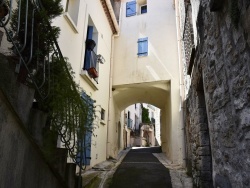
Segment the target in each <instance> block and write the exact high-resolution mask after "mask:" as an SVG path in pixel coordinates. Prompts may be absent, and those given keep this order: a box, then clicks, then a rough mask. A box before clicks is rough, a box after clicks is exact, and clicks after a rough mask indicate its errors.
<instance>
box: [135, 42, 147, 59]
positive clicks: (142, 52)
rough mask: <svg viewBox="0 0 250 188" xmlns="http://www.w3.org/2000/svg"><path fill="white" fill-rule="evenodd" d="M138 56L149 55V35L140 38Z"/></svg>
mask: <svg viewBox="0 0 250 188" xmlns="http://www.w3.org/2000/svg"><path fill="white" fill-rule="evenodd" d="M137 55H138V56H147V55H148V37H146V38H140V39H138V54H137Z"/></svg>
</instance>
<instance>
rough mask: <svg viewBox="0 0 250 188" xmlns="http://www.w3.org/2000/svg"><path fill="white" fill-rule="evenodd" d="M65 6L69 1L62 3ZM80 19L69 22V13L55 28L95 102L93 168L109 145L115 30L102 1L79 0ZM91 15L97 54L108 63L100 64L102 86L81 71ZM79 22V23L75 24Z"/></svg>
mask: <svg viewBox="0 0 250 188" xmlns="http://www.w3.org/2000/svg"><path fill="white" fill-rule="evenodd" d="M62 3H63V5H64V7H66V0H63V1H62ZM75 8H76V10H75V11H79V12H78V14H77V13H76V14H74V15H78V19H76V18H73V20H74V22H70V21H69V20H70V14H67V13H65V14H66V16H65V15H64V16H63V15H62V16H60V17H59V18H57V19H55V21H54V22H53V24H54V25H56V26H59V27H60V28H61V35H60V38H59V40H58V42H59V46H60V48H61V51H62V54H63V55H64V56H65V57H67V58H68V60H69V62H70V64H71V66H72V68H73V70H74V72H75V81H76V83H78V84H79V85H80V86H81V87H82V88H83V90H84V91H85V92H86V93H87V94H88V95H90V96H91V98H92V99H94V100H96V103H95V104H96V105H97V107H96V115H97V116H98V117H99V118H97V119H96V120H95V122H94V126H95V129H94V132H93V133H94V134H95V135H96V137H93V136H92V151H91V165H90V166H93V165H95V164H97V163H100V162H102V161H104V160H106V143H107V124H108V111H109V88H110V87H109V86H110V85H109V84H110V82H109V81H110V79H109V77H110V60H111V50H112V49H111V48H112V45H111V44H112V41H111V40H112V31H111V28H110V25H109V22H108V19H107V17H106V15H105V13H104V10H103V7H102V5H101V2H100V1H98V0H79V7H78V6H75ZM71 11H72V10H71ZM89 16H90V17H91V19H92V20H93V23H94V25H95V27H96V29H97V31H98V35H97V36H96V37H97V39H98V45H97V49H96V52H97V54H101V55H102V56H103V57H104V59H105V63H104V64H100V65H99V83H98V84H96V83H95V82H94V80H93V79H89V80H88V79H83V76H81V72H82V71H81V70H82V67H83V62H84V55H85V54H84V52H85V40H86V33H87V25H88V20H89ZM75 20H77V21H75ZM85 78H88V77H86V76H85ZM101 108H103V109H104V110H105V112H106V114H105V120H104V121H102V123H101V122H100V110H101Z"/></svg>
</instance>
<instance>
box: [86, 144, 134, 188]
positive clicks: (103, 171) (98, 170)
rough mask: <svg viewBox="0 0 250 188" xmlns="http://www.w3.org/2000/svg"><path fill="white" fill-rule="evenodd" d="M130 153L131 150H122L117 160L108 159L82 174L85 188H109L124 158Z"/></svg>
mask: <svg viewBox="0 0 250 188" xmlns="http://www.w3.org/2000/svg"><path fill="white" fill-rule="evenodd" d="M129 151H130V148H127V149H126V150H122V151H120V152H119V154H118V156H117V159H108V160H106V161H103V162H101V163H99V164H97V165H95V166H93V167H92V168H91V169H89V170H86V171H84V172H83V174H82V178H83V180H82V181H83V182H82V185H83V187H86V188H91V187H99V188H105V187H108V184H109V180H110V179H111V178H112V176H113V174H114V173H115V171H116V169H117V167H118V166H119V165H120V164H121V162H122V160H123V159H124V157H125V156H126V155H127V153H128V152H129Z"/></svg>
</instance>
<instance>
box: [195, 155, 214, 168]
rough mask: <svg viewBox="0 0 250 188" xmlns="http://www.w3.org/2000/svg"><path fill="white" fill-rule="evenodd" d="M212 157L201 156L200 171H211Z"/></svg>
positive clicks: (199, 161)
mask: <svg viewBox="0 0 250 188" xmlns="http://www.w3.org/2000/svg"><path fill="white" fill-rule="evenodd" d="M211 160H212V159H211V156H200V157H199V160H198V165H199V169H200V170H201V171H211V166H212V161H211Z"/></svg>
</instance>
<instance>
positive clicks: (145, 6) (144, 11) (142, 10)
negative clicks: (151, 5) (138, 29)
mask: <svg viewBox="0 0 250 188" xmlns="http://www.w3.org/2000/svg"><path fill="white" fill-rule="evenodd" d="M145 13H147V5H142V6H141V14H145Z"/></svg>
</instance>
